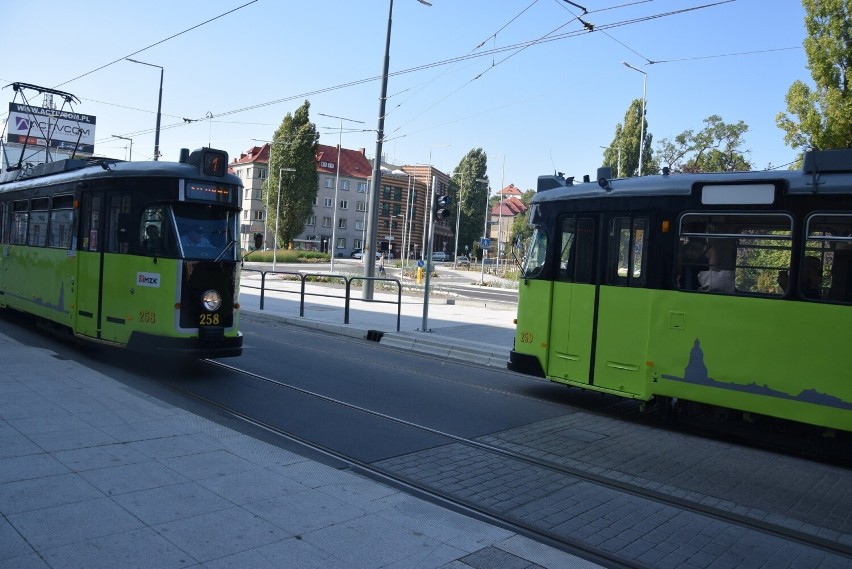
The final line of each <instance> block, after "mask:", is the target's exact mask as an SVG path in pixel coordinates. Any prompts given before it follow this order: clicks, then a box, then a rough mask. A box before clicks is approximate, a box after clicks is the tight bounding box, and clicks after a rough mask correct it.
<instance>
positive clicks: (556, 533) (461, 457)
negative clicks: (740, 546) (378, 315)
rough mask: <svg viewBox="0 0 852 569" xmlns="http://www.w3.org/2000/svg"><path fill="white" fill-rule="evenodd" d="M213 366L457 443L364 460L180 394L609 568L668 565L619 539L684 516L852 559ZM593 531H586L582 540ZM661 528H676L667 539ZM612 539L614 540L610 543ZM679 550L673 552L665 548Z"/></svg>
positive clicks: (622, 485) (768, 529)
mask: <svg viewBox="0 0 852 569" xmlns="http://www.w3.org/2000/svg"><path fill="white" fill-rule="evenodd" d="M208 363H209V364H211V365H215V366H217V367H220V368H223V369H225V370H228V371H229V372H232V373H237V374H240V375H242V376H244V377H247V378H250V379H251V380H254V381H259V382H264V383H266V384H268V385H272V386H274V387H275V388H280V389H285V390H288V391H292V392H297V393H299V394H300V395H302V396H308V397H312V398H316V399H318V400H321V401H322V402H324V403H327V404H330V405H335V406H339V407H342V408H345V409H347V410H348V411H352V412H356V413H360V414H366V415H369V416H371V417H373V418H375V419H378V420H380V421H386V422H390V423H392V424H396V425H398V426H401V427H405V428H407V429H416V430H419V431H422V432H423V433H428V434H429V435H431V436H434V437H438V438H440V439H441V440H445V441H447V443H446V444H445V445H438V446H435V447H433V448H429V449H426V450H420V451H416V452H412V453H410V454H407V455H402V456H398V457H393V458H390V459H385V460H378V461H368V460H362V459H359V458H358V457H356V456H352V455H351V454H349V453H343V452H340V451H339V450H337V449H334V448H331V447H330V446H329V445H327V444H317V442H316V441H312V440H310V437H307V436H303V435H299V434H298V433H295V432H292V431H289V430H285V429H282V428H280V427H279V426H276V425H274V424H272V423H270V422H268V421H262V420H258V419H257V418H256V417H252V416H251V415H250V413H246V412H245V411H241V410H239V409H236V408H233V407H231V406H230V405H228V404H225V403H222V402H216V401H213V400H211V399H209V398H207V397H204V396H202V395H199V394H197V393H195V392H193V390H192V389H190V388H185V387H180V386H176V385H173V386H171V389H173V390H175V391H178V392H180V393H182V394H183V395H188V396H191V397H193V398H196V399H199V400H201V401H203V402H204V403H205V404H206V405H211V406H214V407H216V408H217V409H219V410H220V411H222V412H225V413H228V414H229V415H231V416H233V417H235V418H237V419H239V420H241V421H244V422H247V423H250V424H252V425H254V426H256V427H259V428H261V429H264V430H266V431H267V432H270V433H272V434H274V435H276V436H280V437H284V438H286V439H289V440H292V441H296V442H298V443H300V444H303V445H306V446H308V447H310V448H312V449H314V450H318V451H320V452H322V453H325V454H326V455H328V456H330V457H334V458H336V459H338V460H342V461H344V462H346V463H348V464H350V465H352V466H353V468H354V469H355V470H358V471H359V472H361V473H363V474H365V475H367V476H370V477H372V478H375V479H378V480H380V481H383V482H385V483H389V484H391V485H394V486H397V487H400V488H404V489H405V490H406V491H408V492H411V493H414V494H417V495H420V496H423V497H428V498H429V499H431V500H433V501H436V502H438V503H441V504H443V505H447V506H450V507H452V508H454V509H457V510H459V511H462V512H464V513H467V514H471V515H475V516H477V517H480V518H482V519H486V520H488V521H490V522H491V523H495V524H496V525H500V526H503V527H506V528H507V529H511V530H512V531H515V532H517V533H520V534H524V535H527V536H529V537H532V538H533V539H536V540H538V541H542V542H544V543H548V544H550V545H553V546H555V547H558V548H560V549H563V550H565V551H569V552H571V553H574V554H576V555H579V556H582V557H584V558H587V559H590V560H592V561H596V562H598V563H600V564H602V565H605V566H608V567H620V566H625V567H642V566H647V567H651V566H659V565H658V564H657V563H654V562H652V558H651V557H649V556H647V555H645V556H644V557H643V555H642V554H637V551H638V550H637V548H635V547H634V548H630V547H629V544H624V543H622V542H624V541H625V539H627V538H620V537H619V535H621V536H624V535H629V536H630V537H631V538H632V540H633V543H637V542H647V544H648V545H653V544H652V543H651V538H650V537H649V536H650V535H652V534H654V533H658V534H661V535H664V536H665V535H668V536H669V537H662V538H660V539H661V542H664V541H669V542H671V541H672V540H674V541H677V540H683V539H687V538H689V535H685V534H684V533H683V532H682V531H678V530H677V528H678V527H680V526H683V525H684V516H686V519H688V523H686V525H688V526H693V527H694V528H695V532H696V533H697V534H702V533H705V534H706V530H707V528H711V527H712V528H715V529H714V531H718V530H719V527H720V524H721V526H724V528H728V529H727V530H724V529H723V530H722V531H721V532H720V533H719V535H723V534H724V533H726V532H727V533H736V534H739V535H746V538H744V540H745V541H749V540H757V541H761V540H763V541H765V540H767V539H768V540H770V541H772V540H778V544H779V545H781V544H784V545H785V547H789V546H790V544H795V546H796V547H797V548H799V552H800V554H808V555H814V554H815V555H818V556H821V557H827V558H840V559H844V560H846V561H848V560H850V559H852V547H850V546H848V545H846V544H844V543H842V542H840V541H839V540H838V541H833V540H831V539H826V538H824V537H821V536H820V535H817V534H816V533H809V532H806V531H801V530H798V529H795V528H794V527H792V525H793V524H792V523H791V524H789V525H790V526H791V527H788V526H787V525H785V522H784V521H779V523H774V522H769V521H766V520H761V519H756V518H754V517H750V516H748V515H744V514H741V513H737V512H735V511H731V510H727V509H724V508H720V507H715V506H713V505H711V504H708V503H699V502H696V501H694V500H690V499H688V498H684V497H678V496H674V495H672V494H669V493H666V492H663V491H659V490H655V489H652V488H647V487H643V486H641V485H637V484H633V483H631V482H629V481H624V480H619V479H616V478H613V477H612V476H609V475H607V474H606V473H601V472H593V471H590V470H588V469H585V468H579V467H572V466H569V465H565V464H558V463H555V462H552V461H550V460H546V459H542V458H539V457H535V456H530V455H528V454H524V453H523V452H519V451H517V450H512V449H508V448H505V447H500V446H495V445H494V444H489V443H485V442H482V441H480V440H474V439H468V438H463V437H459V436H457V435H454V434H452V433H447V432H442V431H440V430H437V429H434V428H431V427H428V426H425V425H420V424H416V423H413V422H411V421H407V420H404V419H401V418H399V417H393V416H390V415H388V414H386V413H381V412H378V411H375V410H371V409H367V408H365V407H362V406H358V405H353V404H351V403H347V402H345V401H341V400H339V399H334V398H331V397H328V396H325V395H323V394H320V393H316V392H314V391H311V390H307V389H304V388H301V387H297V386H294V385H290V384H288V383H285V382H282V381H279V380H276V379H273V378H269V377H265V376H263V375H260V374H256V373H253V372H250V371H247V370H243V369H240V368H238V367H235V366H232V365H228V364H224V363H222V362H218V361H209V362H208ZM608 508H611V511H612V512H615V511H617V510H618V509H619V508H621V509H622V510H624V509H625V508H626V509H628V510H631V511H634V512H639V514H638V516H639V517H642V515H643V514H642V513H641V512H643V511H646V512H649V513H650V512H653V516H654V523H655V524H656V526H655V527H654V528H652V527H650V526H648V527H647V528H645V530H642V531H638V532H637V531H636V530H635V529H632V528H630V527H629V526H630V523H631V522H630V521H629V519H623V520H619V519H618V518H617V516H616V517H614V516H613V515H612V514H606V513H604V511H605V510H607V509H608ZM634 515H636V514H634ZM595 516H597V517H598V518H599V519H601V520H605V519H609V521H610V522H611V523H609V525H605V526H604V525H601V524H600V523H598V524H597V525H595V526H593V527H594V528H595V530H594V531H590V530H589V529H588V526H589V525H590V524H589V520H591V519H592V518H594V517H595ZM628 518H629V516H628ZM584 526H586V528H587V529H586V531H582V529H583V527H584ZM659 528H668V529H664V530H663V531H662V532H660V531H659ZM702 528H703V529H702ZM654 530H657V531H654ZM643 532H644V533H643ZM602 535H608V536H609V537H607V538H605V539H601V536H602ZM741 539H743V538H741ZM711 541H712V540H711ZM679 545H680V544H676V543H669V544H668V545H666V546H665V548H664V549H671V548H673V547H679ZM711 549H712V548H711ZM808 552H809V553H808ZM697 553H700V551H699V552H696V554H697ZM787 555H789V553H788V554H787Z"/></svg>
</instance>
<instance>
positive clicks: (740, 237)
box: [677, 213, 792, 296]
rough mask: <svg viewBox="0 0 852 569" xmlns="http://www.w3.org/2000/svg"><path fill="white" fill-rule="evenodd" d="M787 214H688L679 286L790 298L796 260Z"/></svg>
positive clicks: (681, 240)
mask: <svg viewBox="0 0 852 569" xmlns="http://www.w3.org/2000/svg"><path fill="white" fill-rule="evenodd" d="M791 247H792V219H791V218H790V216H788V215H785V214H752V213H719V214H712V213H711V214H706V213H701V214H698V213H688V214H684V215H683V216H682V217H681V220H680V226H679V248H678V254H677V259H678V264H677V275H678V279H677V286H678V288H680V289H682V290H701V291H705V292H717V293H726V294H759V295H777V296H780V295H784V294H785V293H786V290H785V288H787V287H788V285H787V283H786V275H787V274H788V273H789V269H790V259H791V257H792V251H791Z"/></svg>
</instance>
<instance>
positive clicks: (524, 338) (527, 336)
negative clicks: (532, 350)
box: [521, 332, 533, 344]
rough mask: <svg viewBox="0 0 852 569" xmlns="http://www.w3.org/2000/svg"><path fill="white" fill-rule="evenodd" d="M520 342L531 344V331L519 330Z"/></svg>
mask: <svg viewBox="0 0 852 569" xmlns="http://www.w3.org/2000/svg"><path fill="white" fill-rule="evenodd" d="M521 342H523V343H524V344H532V343H533V333H532V332H521Z"/></svg>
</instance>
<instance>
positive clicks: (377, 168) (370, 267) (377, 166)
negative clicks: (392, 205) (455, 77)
mask: <svg viewBox="0 0 852 569" xmlns="http://www.w3.org/2000/svg"><path fill="white" fill-rule="evenodd" d="M417 1H418V2H420V3H421V4H424V5H426V6H431V5H432V4H430V3H429V2H427V1H426V0H417ZM388 4H389V6H388V32H387V39H386V40H385V59H384V67H383V71H382V89H381V93H380V94H379V124H378V126H377V128H376V154H375V158H374V160H375V163H374V164H373V184H372V193H371V194H370V200H369V202H370V205H369V210H370V216H369V218H368V219H367V225H368V227H367V237H369V238H370V243H369V244H367V243H364V247H363V251H364V254H366V255H367V256H368V257H369V259H368V260H367V262H366V263H364V277H366V278H367V280H366V281H364V288H363V290H362V298H363V299H364V300H372V299H373V281H372V280H370V278H371V277H372V276H373V275H374V274H375V265H376V255H375V253H374V252H373V247H375V244H376V240H377V239H378V235H379V232H378V225H379V188H380V187H381V184H382V142H384V140H383V139H384V137H385V103H387V98H388V68H389V67H390V40H391V27H392V23H393V0H390V1H389V3H388Z"/></svg>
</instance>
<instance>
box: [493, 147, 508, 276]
mask: <svg viewBox="0 0 852 569" xmlns="http://www.w3.org/2000/svg"><path fill="white" fill-rule="evenodd" d="M497 156H499V157H501V158H502V159H503V169H502V171H501V173H500V210H499V211H498V212H497V266H496V269H495V270H496V271H497V273H498V274H499V272H500V252H501V249H502V248H503V245H502V243H503V241H502V239H503V189H504V188H505V187H506V186H505V179H506V155H505V154H498V155H497Z"/></svg>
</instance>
